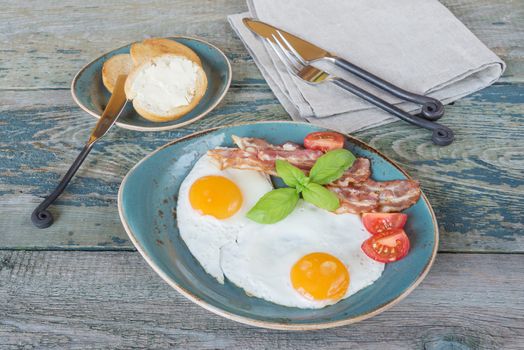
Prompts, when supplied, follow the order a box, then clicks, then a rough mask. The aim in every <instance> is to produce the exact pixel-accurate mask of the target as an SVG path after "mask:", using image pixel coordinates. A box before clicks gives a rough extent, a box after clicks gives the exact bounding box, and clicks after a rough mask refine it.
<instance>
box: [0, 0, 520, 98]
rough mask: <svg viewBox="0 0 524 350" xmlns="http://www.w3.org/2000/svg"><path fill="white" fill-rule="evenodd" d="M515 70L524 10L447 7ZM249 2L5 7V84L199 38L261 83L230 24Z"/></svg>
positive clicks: (43, 81)
mask: <svg viewBox="0 0 524 350" xmlns="http://www.w3.org/2000/svg"><path fill="white" fill-rule="evenodd" d="M442 2H443V3H444V4H445V5H446V6H447V7H448V8H449V9H450V10H451V11H452V12H453V13H454V14H455V15H456V16H457V17H458V18H459V19H461V20H462V21H463V22H464V23H465V24H466V26H468V27H469V28H470V29H471V30H472V31H473V32H474V33H475V34H476V35H477V36H478V37H479V38H480V39H481V40H483V41H484V42H485V43H486V45H487V46H488V47H490V48H492V49H493V50H494V51H495V52H496V53H497V54H499V55H500V56H501V57H502V58H503V59H505V60H506V61H507V63H508V70H507V73H506V75H505V78H504V81H512V82H523V81H524V42H523V40H522V37H523V35H524V29H523V28H524V3H523V2H522V1H514V0H504V1H496V2H494V1H492V0H470V1H462V0H444V1H442ZM245 10H246V5H245V0H235V1H231V0H219V1H200V2H193V1H186V0H176V1H166V0H163V1H140V2H136V1H123V0H120V1H111V2H108V1H104V0H93V1H90V2H89V4H86V3H85V2H83V1H69V2H67V4H66V5H64V3H63V2H52V1H51V2H50V1H48V2H45V1H42V2H38V3H37V4H35V3H32V2H20V1H3V3H2V11H1V12H0V42H2V43H3V45H2V48H1V49H0V52H1V55H0V79H1V80H2V87H1V88H3V89H6V88H16V89H25V88H56V87H59V88H63V87H68V86H69V84H70V82H71V78H72V77H73V76H74V74H75V73H76V72H77V71H78V70H79V69H80V68H81V67H82V66H83V65H84V64H86V63H87V62H89V61H90V60H92V59H94V58H96V57H97V56H99V55H100V54H102V53H104V52H107V51H110V50H111V49H113V48H115V47H119V46H122V45H125V44H127V43H129V42H132V41H135V40H139V39H141V38H144V37H145V36H168V35H175V34H180V35H192V36H199V37H203V38H205V39H207V40H209V41H211V42H212V43H214V44H216V45H217V46H218V47H220V48H222V49H223V50H224V51H225V52H226V54H227V55H228V56H229V58H230V59H232V61H233V62H232V63H233V66H234V72H235V75H234V79H235V84H253V83H255V84H259V83H261V82H263V80H262V78H261V76H260V73H259V72H258V70H257V69H256V67H255V65H254V64H253V62H252V60H251V58H250V57H249V55H248V54H247V52H246V50H245V48H244V47H243V45H242V43H241V42H240V40H239V39H238V38H236V36H235V35H234V33H233V31H232V30H231V28H230V27H229V25H228V24H227V21H226V16H227V15H228V14H233V13H240V12H243V11H245Z"/></svg>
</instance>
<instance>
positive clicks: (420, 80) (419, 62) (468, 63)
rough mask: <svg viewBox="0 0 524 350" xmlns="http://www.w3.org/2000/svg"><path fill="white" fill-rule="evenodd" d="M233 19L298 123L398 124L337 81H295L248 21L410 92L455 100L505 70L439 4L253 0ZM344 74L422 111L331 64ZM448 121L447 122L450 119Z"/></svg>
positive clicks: (345, 127) (426, 0)
mask: <svg viewBox="0 0 524 350" xmlns="http://www.w3.org/2000/svg"><path fill="white" fill-rule="evenodd" d="M248 7H249V13H243V14H237V15H231V16H229V21H230V24H231V26H232V28H233V29H234V30H235V32H236V33H237V34H238V36H239V37H240V39H241V40H242V41H243V42H244V44H245V45H246V47H247V49H248V51H249V52H250V54H251V55H252V56H253V59H254V61H255V63H256V64H257V66H258V68H259V69H260V71H261V72H262V75H263V76H264V78H265V79H266V80H267V82H268V85H269V86H270V87H271V89H272V90H273V92H274V93H275V95H276V97H277V98H278V99H279V101H280V102H281V103H282V105H283V106H284V108H285V109H286V111H287V112H288V113H289V114H290V115H291V117H292V118H293V119H295V120H301V121H309V122H312V123H315V124H319V125H322V126H326V127H331V128H335V129H339V130H341V131H345V132H351V131H355V130H359V129H364V128H369V127H372V126H376V125H381V124H384V123H387V122H391V121H395V120H397V119H396V118H395V117H392V116H391V115H389V114H387V113H385V112H382V111H381V110H379V109H377V108H375V107H374V106H372V105H370V104H368V103H367V102H365V101H363V100H362V99H360V98H358V97H356V96H354V95H352V94H350V93H348V92H346V91H344V90H342V89H340V88H339V87H337V86H335V85H333V84H323V85H321V86H312V85H309V84H307V83H304V82H303V81H300V79H297V78H296V77H293V76H291V75H290V74H289V73H288V72H287V71H286V69H285V67H284V66H283V64H282V63H281V62H280V61H279V60H278V58H277V57H276V56H275V55H274V53H273V52H272V51H271V49H270V48H269V47H268V46H267V44H266V43H264V42H263V40H262V39H261V38H260V37H258V36H256V35H255V34H253V33H252V32H251V31H250V30H249V29H247V28H246V27H245V26H244V24H243V23H242V18H244V17H255V18H258V19H259V20H261V21H264V22H267V23H269V24H271V25H274V26H276V27H279V28H282V29H284V30H286V31H288V32H290V33H293V34H296V35H297V36H299V37H301V38H303V39H306V40H308V41H311V42H312V43H314V44H315V45H318V46H320V47H322V48H324V49H326V50H328V51H330V52H332V53H335V54H336V55H337V56H340V57H342V58H345V59H346V60H348V61H350V62H352V63H354V64H356V65H358V66H360V67H362V68H364V69H366V70H368V71H369V72H371V73H374V74H375V75H378V76H379V77H381V78H383V79H386V80H388V81H390V82H392V83H393V84H395V85H397V86H399V87H402V88H404V89H406V90H409V91H412V92H415V93H419V94H426V95H429V96H432V97H435V98H438V99H439V100H441V101H442V102H443V103H450V102H452V101H455V100H457V99H459V98H461V97H463V96H466V95H468V94H471V93H473V92H475V91H478V90H480V89H482V88H484V87H486V86H488V85H490V84H492V83H493V82H495V81H496V80H497V79H498V78H499V77H500V76H501V75H502V72H503V71H504V68H505V65H504V62H502V60H500V58H498V57H497V56H496V55H495V54H494V53H493V52H492V51H490V50H489V49H488V48H487V47H486V46H485V45H484V44H483V43H482V42H481V41H480V40H479V39H478V38H477V37H475V36H474V35H473V34H472V33H471V32H470V31H469V30H468V29H467V28H466V27H465V26H464V25H463V24H462V23H461V22H460V21H459V20H458V19H457V18H456V17H455V16H453V14H452V13H451V12H449V11H448V10H447V9H446V8H445V7H444V6H443V5H442V4H440V3H439V2H438V1H437V0H395V1H392V0H352V1H337V0H324V1H321V2H319V1H314V0H286V1H265V0H248ZM317 65H319V66H320V67H321V68H322V69H325V70H327V71H329V72H331V73H334V74H336V75H338V76H341V77H344V78H346V79H347V80H350V81H351V82H353V83H355V84H357V85H359V86H361V87H363V88H365V89H366V90H368V91H370V92H372V93H374V94H376V95H379V96H380V97H382V98H384V99H385V100H387V101H389V102H392V103H395V104H398V106H399V107H401V108H403V109H404V110H407V111H410V112H415V111H417V108H418V106H416V105H414V104H411V103H406V102H402V101H400V100H399V99H397V98H395V97H392V96H390V95H389V94H387V93H383V92H381V91H380V90H377V89H376V88H374V87H372V86H370V85H369V84H367V83H365V82H363V81H361V80H359V79H358V78H355V77H354V76H352V75H351V74H349V73H346V72H345V71H343V70H341V69H339V68H336V67H333V65H331V64H329V63H325V62H323V63H320V64H317ZM443 120H444V121H445V117H444V119H443Z"/></svg>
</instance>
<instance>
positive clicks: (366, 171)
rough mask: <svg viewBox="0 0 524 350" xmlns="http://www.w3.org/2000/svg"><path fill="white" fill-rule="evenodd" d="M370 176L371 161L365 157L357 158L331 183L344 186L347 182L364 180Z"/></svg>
mask: <svg viewBox="0 0 524 350" xmlns="http://www.w3.org/2000/svg"><path fill="white" fill-rule="evenodd" d="M370 176H371V163H370V161H369V159H367V158H357V159H356V160H355V162H354V163H353V165H352V166H351V168H349V169H348V170H346V171H345V172H344V174H342V176H341V177H340V178H339V179H338V180H336V181H335V182H333V183H332V185H333V186H338V187H346V186H348V185H349V184H353V183H359V182H363V181H366V180H367V179H369V177H370Z"/></svg>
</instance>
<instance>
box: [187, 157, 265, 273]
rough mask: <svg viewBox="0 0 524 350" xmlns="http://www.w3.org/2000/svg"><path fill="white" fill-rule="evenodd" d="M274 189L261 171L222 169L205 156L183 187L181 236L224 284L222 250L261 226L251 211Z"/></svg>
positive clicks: (199, 260) (198, 162) (207, 269)
mask: <svg viewBox="0 0 524 350" xmlns="http://www.w3.org/2000/svg"><path fill="white" fill-rule="evenodd" d="M272 189H273V187H272V185H271V182H270V180H269V178H268V177H267V176H266V175H264V174H262V173H259V172H257V171H251V170H237V169H225V170H220V169H219V168H218V167H217V165H216V164H215V162H214V160H213V159H212V158H211V157H209V156H207V155H204V156H203V157H201V158H200V159H199V160H198V161H197V162H196V164H195V165H194V167H193V169H191V171H190V172H189V174H188V175H187V177H186V178H185V179H184V181H183V182H182V184H181V186H180V190H179V194H178V202H177V222H178V228H179V232H180V236H181V237H182V239H183V240H184V242H185V243H186V245H187V247H188V248H189V250H190V251H191V254H193V256H194V257H195V258H196V259H197V260H198V262H199V263H200V265H202V267H203V268H204V270H205V271H206V272H207V273H209V274H210V275H211V276H213V277H215V278H216V279H217V280H218V281H219V282H220V283H223V282H224V275H223V273H222V268H221V267H220V248H221V247H222V246H224V245H225V244H227V243H231V242H234V241H235V239H236V238H237V236H238V234H239V233H240V232H242V231H250V230H251V229H252V228H253V227H255V226H257V225H258V224H257V223H255V222H253V221H251V220H249V219H248V218H247V217H246V213H247V211H249V209H251V208H252V207H253V206H254V205H255V204H256V202H257V201H258V200H259V199H260V197H262V196H263V195H264V194H265V193H266V192H269V191H271V190H272Z"/></svg>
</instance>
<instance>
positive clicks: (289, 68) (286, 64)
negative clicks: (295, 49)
mask: <svg viewBox="0 0 524 350" xmlns="http://www.w3.org/2000/svg"><path fill="white" fill-rule="evenodd" d="M266 40H267V42H268V44H269V46H271V48H272V49H273V51H274V52H275V53H276V54H277V56H278V58H279V59H280V60H281V61H282V63H283V64H284V67H286V69H287V71H288V72H289V73H291V74H293V75H297V72H298V69H297V68H296V67H295V66H294V65H292V63H291V62H289V61H288V59H287V58H286V57H285V55H284V54H283V53H282V52H281V50H280V48H277V46H276V45H275V44H273V42H272V41H271V40H269V39H266Z"/></svg>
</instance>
